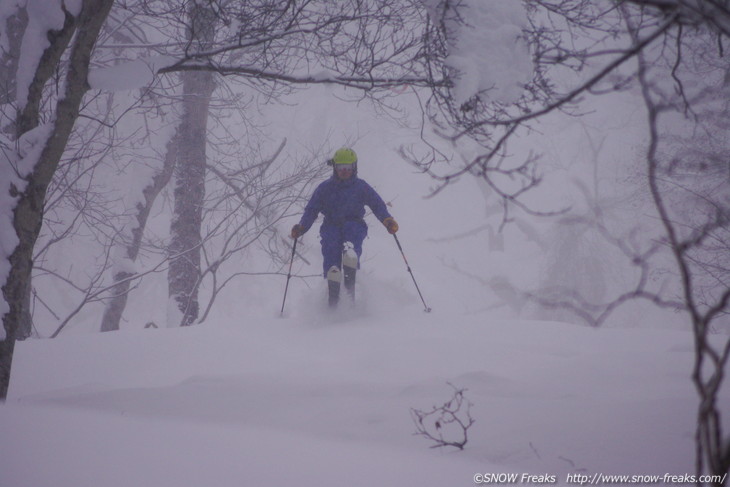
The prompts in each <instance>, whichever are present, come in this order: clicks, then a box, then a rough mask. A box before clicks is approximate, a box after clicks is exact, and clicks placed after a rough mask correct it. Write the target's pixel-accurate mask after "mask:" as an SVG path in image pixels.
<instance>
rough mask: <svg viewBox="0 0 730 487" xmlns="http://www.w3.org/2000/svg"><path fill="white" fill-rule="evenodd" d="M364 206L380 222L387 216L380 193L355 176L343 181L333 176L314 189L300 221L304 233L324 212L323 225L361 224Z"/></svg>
mask: <svg viewBox="0 0 730 487" xmlns="http://www.w3.org/2000/svg"><path fill="white" fill-rule="evenodd" d="M365 205H367V206H369V207H370V209H371V210H372V211H373V214H374V215H375V217H376V218H377V219H378V220H380V221H381V222H382V221H383V220H385V219H386V218H388V217H390V213H388V208H387V207H386V206H385V202H384V201H383V199H382V198H381V197H380V195H378V193H376V192H375V190H374V189H373V188H372V186H370V185H369V184H368V183H366V182H365V181H363V180H362V179H360V178H358V177H357V175H353V176H352V177H351V178H349V179H345V180H340V179H338V178H337V177H336V176H332V177H331V178H330V179H328V180H326V181H324V182H322V183H320V185H319V186H317V189H315V190H314V194H312V197H311V198H310V200H309V203H307V206H306V208H304V214H303V215H302V219H301V221H300V222H299V224H300V225H301V226H302V227H303V230H304V231H305V232H306V231H307V230H309V229H310V228H311V227H312V224H314V221H315V220H316V219H317V216H318V215H319V214H320V213H322V214H323V215H324V222H323V223H322V226H341V225H343V224H344V223H345V222H348V221H359V222H363V224H364V223H365V221H364V217H365Z"/></svg>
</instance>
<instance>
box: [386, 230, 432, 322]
mask: <svg viewBox="0 0 730 487" xmlns="http://www.w3.org/2000/svg"><path fill="white" fill-rule="evenodd" d="M393 238H394V239H395V243H396V244H397V245H398V250H400V255H402V256H403V261H404V262H405V263H406V267H407V268H408V272H409V273H410V275H411V279H413V284H415V286H416V291H418V296H420V298H421V302H422V303H423V307H424V311H425V312H426V313H430V312H431V308H429V307H428V306H427V305H426V301H425V300H424V299H423V294H421V290H420V289H419V288H418V283H417V282H416V278H415V276H414V275H413V271H412V270H411V266H410V264H408V259H406V254H405V253H404V252H403V247H401V245H400V240H398V235H396V234H395V233H394V234H393Z"/></svg>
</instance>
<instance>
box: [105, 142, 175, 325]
mask: <svg viewBox="0 0 730 487" xmlns="http://www.w3.org/2000/svg"><path fill="white" fill-rule="evenodd" d="M179 139H180V138H179V136H178V133H177V132H176V133H175V135H173V136H172V138H171V139H170V141H169V142H168V143H167V153H166V155H165V160H164V161H163V166H162V169H161V170H160V172H159V173H157V174H156V175H155V176H154V177H153V178H152V181H150V183H149V184H148V185H147V186H146V187H145V188H144V190H142V194H143V196H144V203H139V204H137V208H136V209H137V216H136V220H137V225H136V227H135V228H134V230H133V231H132V235H131V241H129V242H127V245H126V248H125V250H126V254H127V255H126V256H127V258H128V259H129V260H130V261H132V262H134V261H136V260H137V256H138V255H139V249H140V247H141V246H142V235H143V234H144V229H145V227H146V226H147V218H148V217H149V215H150V211H151V210H152V206H153V205H154V203H155V200H156V199H157V196H158V195H159V194H160V191H162V189H163V188H164V187H165V186H167V183H169V182H170V178H171V177H172V171H173V168H174V167H175V161H176V160H177V148H178V145H179V142H180V141H179ZM130 277H132V274H130V273H128V272H125V271H122V272H118V273H117V274H115V275H114V281H115V282H116V283H117V284H116V285H115V286H114V288H113V289H112V297H111V298H110V299H109V301H107V304H106V308H105V309H104V316H103V317H102V320H101V331H113V330H118V329H119V322H120V321H121V319H122V314H123V313H124V308H126V306H127V296H128V293H129V288H130V284H131V282H130V281H129V278H130Z"/></svg>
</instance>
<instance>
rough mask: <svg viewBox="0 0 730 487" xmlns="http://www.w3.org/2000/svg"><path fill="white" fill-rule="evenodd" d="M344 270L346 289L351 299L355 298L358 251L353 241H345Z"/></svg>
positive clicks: (343, 253)
mask: <svg viewBox="0 0 730 487" xmlns="http://www.w3.org/2000/svg"><path fill="white" fill-rule="evenodd" d="M342 271H343V274H344V277H345V279H344V282H345V290H346V291H347V294H348V295H349V296H350V299H352V300H354V299H355V275H356V274H357V253H356V252H355V247H354V246H353V245H352V243H351V242H345V244H344V249H343V252H342Z"/></svg>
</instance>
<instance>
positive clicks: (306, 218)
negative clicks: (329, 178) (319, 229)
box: [299, 185, 322, 232]
mask: <svg viewBox="0 0 730 487" xmlns="http://www.w3.org/2000/svg"><path fill="white" fill-rule="evenodd" d="M321 207H322V185H319V186H317V189H315V190H314V194H312V197H311V198H310V199H309V203H307V206H306V207H304V214H303V215H302V218H301V220H299V224H300V225H301V226H302V227H303V229H304V232H307V231H308V230H309V229H310V228H312V225H313V224H314V221H315V220H316V219H317V217H318V216H319V212H320V211H321Z"/></svg>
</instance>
